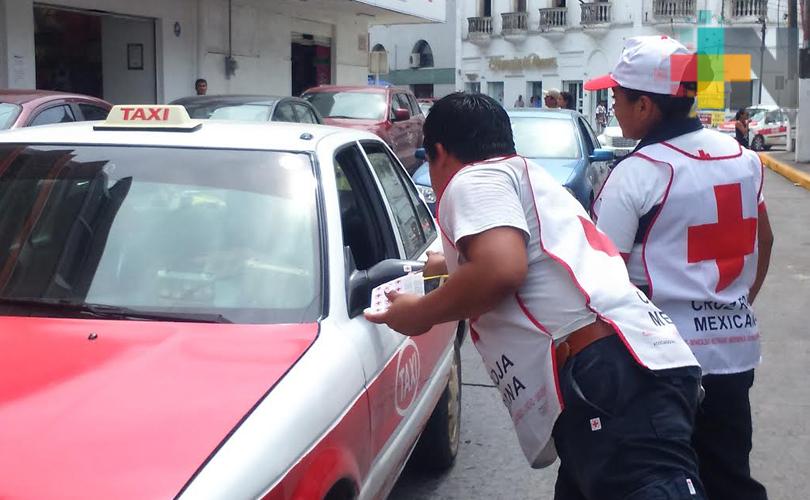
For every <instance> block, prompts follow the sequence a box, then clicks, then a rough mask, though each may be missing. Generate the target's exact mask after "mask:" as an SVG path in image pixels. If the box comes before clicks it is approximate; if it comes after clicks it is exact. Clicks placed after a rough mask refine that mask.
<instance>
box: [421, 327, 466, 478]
mask: <svg viewBox="0 0 810 500" xmlns="http://www.w3.org/2000/svg"><path fill="white" fill-rule="evenodd" d="M460 435H461V352H460V348H459V342H458V340H456V341H455V342H454V347H453V365H452V367H451V369H450V379H449V380H448V381H447V386H445V388H444V392H443V393H442V397H441V398H439V402H438V403H437V404H436V408H434V409H433V413H432V414H431V415H430V419H429V420H428V423H427V425H425V428H424V430H423V431H422V435H421V436H420V437H419V441H418V442H417V443H416V448H414V450H413V455H412V456H411V460H410V465H411V466H412V467H414V468H416V469H419V470H421V471H423V472H428V473H431V472H432V473H440V472H444V471H446V470H447V469H449V468H450V467H452V466H453V463H455V461H456V455H457V454H458V446H459V441H460Z"/></svg>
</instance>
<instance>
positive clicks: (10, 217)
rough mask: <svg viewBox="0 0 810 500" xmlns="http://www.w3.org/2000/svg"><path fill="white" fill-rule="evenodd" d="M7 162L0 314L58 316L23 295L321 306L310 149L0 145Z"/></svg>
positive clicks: (156, 310)
mask: <svg viewBox="0 0 810 500" xmlns="http://www.w3.org/2000/svg"><path fill="white" fill-rule="evenodd" d="M0 166H1V167H3V168H2V169H0V172H2V174H0V314H24V315H26V316H30V315H39V314H41V313H42V314H43V315H53V314H56V313H54V312H53V311H50V310H48V311H47V314H46V313H44V312H43V311H41V310H40V309H38V308H35V309H34V310H28V311H26V310H24V308H20V307H19V304H20V303H33V304H36V303H37V301H40V302H42V303H45V304H53V303H61V302H63V303H65V304H69V305H73V306H75V305H82V304H91V305H103V306H105V307H119V308H122V309H124V308H125V309H126V310H127V311H130V314H129V315H128V316H131V317H141V318H143V317H147V316H145V315H146V314H147V313H152V316H155V317H157V316H159V315H160V314H163V315H164V316H166V315H167V313H176V314H177V318H184V317H185V318H192V319H189V320H192V321H193V315H194V314H199V315H203V316H204V315H208V316H211V315H217V316H220V317H222V318H224V319H225V321H227V322H233V323H298V322H310V321H313V320H316V319H317V318H318V317H319V316H320V313H321V309H322V307H321V306H322V293H321V279H320V273H321V264H320V263H321V257H320V244H319V241H320V238H319V234H320V232H319V226H318V216H317V213H318V212H317V208H316V207H317V204H316V183H315V177H314V174H313V167H312V162H311V160H310V158H309V156H308V155H305V154H295V153H286V152H274V151H248V150H219V149H190V148H189V149H186V148H169V147H134V146H106V145H105V146H84V145H82V146H64V145H19V144H17V145H15V144H2V145H0ZM12 304H16V305H15V306H14V307H12ZM74 309H75V308H74ZM18 311H19V312H18ZM66 314H68V313H67V312H66ZM57 315H58V314H57ZM138 315H140V316H138ZM178 321H183V319H178Z"/></svg>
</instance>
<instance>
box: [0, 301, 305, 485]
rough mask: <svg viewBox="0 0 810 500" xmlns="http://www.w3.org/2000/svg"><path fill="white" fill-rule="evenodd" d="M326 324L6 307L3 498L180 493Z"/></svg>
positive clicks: (1, 365)
mask: <svg viewBox="0 0 810 500" xmlns="http://www.w3.org/2000/svg"><path fill="white" fill-rule="evenodd" d="M317 332H318V325H317V324H306V325H230V324H199V323H167V322H161V323H158V322H146V321H100V320H98V321H97V320H91V321H88V320H80V319H45V318H16V317H0V450H2V451H0V471H2V478H3V479H2V480H0V498H3V499H16V498H116V499H126V498H137V499H142V498H172V497H174V496H175V495H176V494H177V493H178V492H179V491H180V489H181V488H182V487H183V485H184V484H185V483H186V482H187V481H188V479H189V478H191V476H192V475H193V474H194V472H195V471H196V470H197V468H198V467H200V465H202V464H203V463H204V462H205V460H206V458H207V457H208V456H209V454H210V453H211V452H213V451H214V450H215V449H216V448H217V446H218V445H219V444H220V442H222V440H223V439H224V438H225V437H226V436H227V435H228V433H229V432H231V430H232V429H234V427H235V426H236V425H237V424H238V423H239V422H240V420H241V419H242V418H243V417H244V416H245V415H246V414H247V413H248V412H249V411H250V410H251V408H253V406H254V405H255V404H256V403H257V402H258V401H259V400H260V399H261V398H262V397H263V396H264V395H265V394H266V393H267V392H268V391H269V390H270V389H271V388H272V387H273V385H274V384H275V383H276V382H278V380H279V379H281V377H283V376H284V374H285V373H286V371H287V370H288V369H289V368H290V366H292V365H293V364H294V363H295V361H296V360H298V358H299V357H301V355H302V354H303V353H304V352H305V351H306V350H307V348H308V347H309V346H310V345H311V344H312V342H313V341H314V340H315V337H316V336H317ZM91 334H95V335H94V337H96V338H95V339H94V340H90V337H91Z"/></svg>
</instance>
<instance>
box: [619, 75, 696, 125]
mask: <svg viewBox="0 0 810 500" xmlns="http://www.w3.org/2000/svg"><path fill="white" fill-rule="evenodd" d="M696 89H697V84H695V83H694V82H685V83H681V84H680V88H679V93H678V95H668V94H655V93H653V92H645V91H643V90H633V89H628V88H627V87H622V90H624V93H625V95H626V96H627V99H628V100H629V101H630V102H636V101H638V100H639V99H641V96H643V95H645V96H647V97H648V98H649V99H650V100H651V101H652V102H653V103H654V104H655V105H656V106H658V109H660V110H661V115H662V117H663V118H664V119H665V120H670V119H678V118H686V117H688V116H689V112H690V111H691V110H692V105H693V104H694V102H695V98H694V97H693V96H694V95H695V90H696Z"/></svg>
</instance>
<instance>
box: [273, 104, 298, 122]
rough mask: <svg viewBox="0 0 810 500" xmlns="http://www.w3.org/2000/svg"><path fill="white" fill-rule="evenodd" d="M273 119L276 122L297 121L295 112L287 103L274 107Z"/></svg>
mask: <svg viewBox="0 0 810 500" xmlns="http://www.w3.org/2000/svg"><path fill="white" fill-rule="evenodd" d="M273 121H277V122H293V123H295V122H297V121H298V119H297V118H296V117H295V113H294V112H293V109H292V106H290V105H289V104H287V103H286V102H285V103H282V104H279V105H278V107H276V112H275V114H274V118H273Z"/></svg>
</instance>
